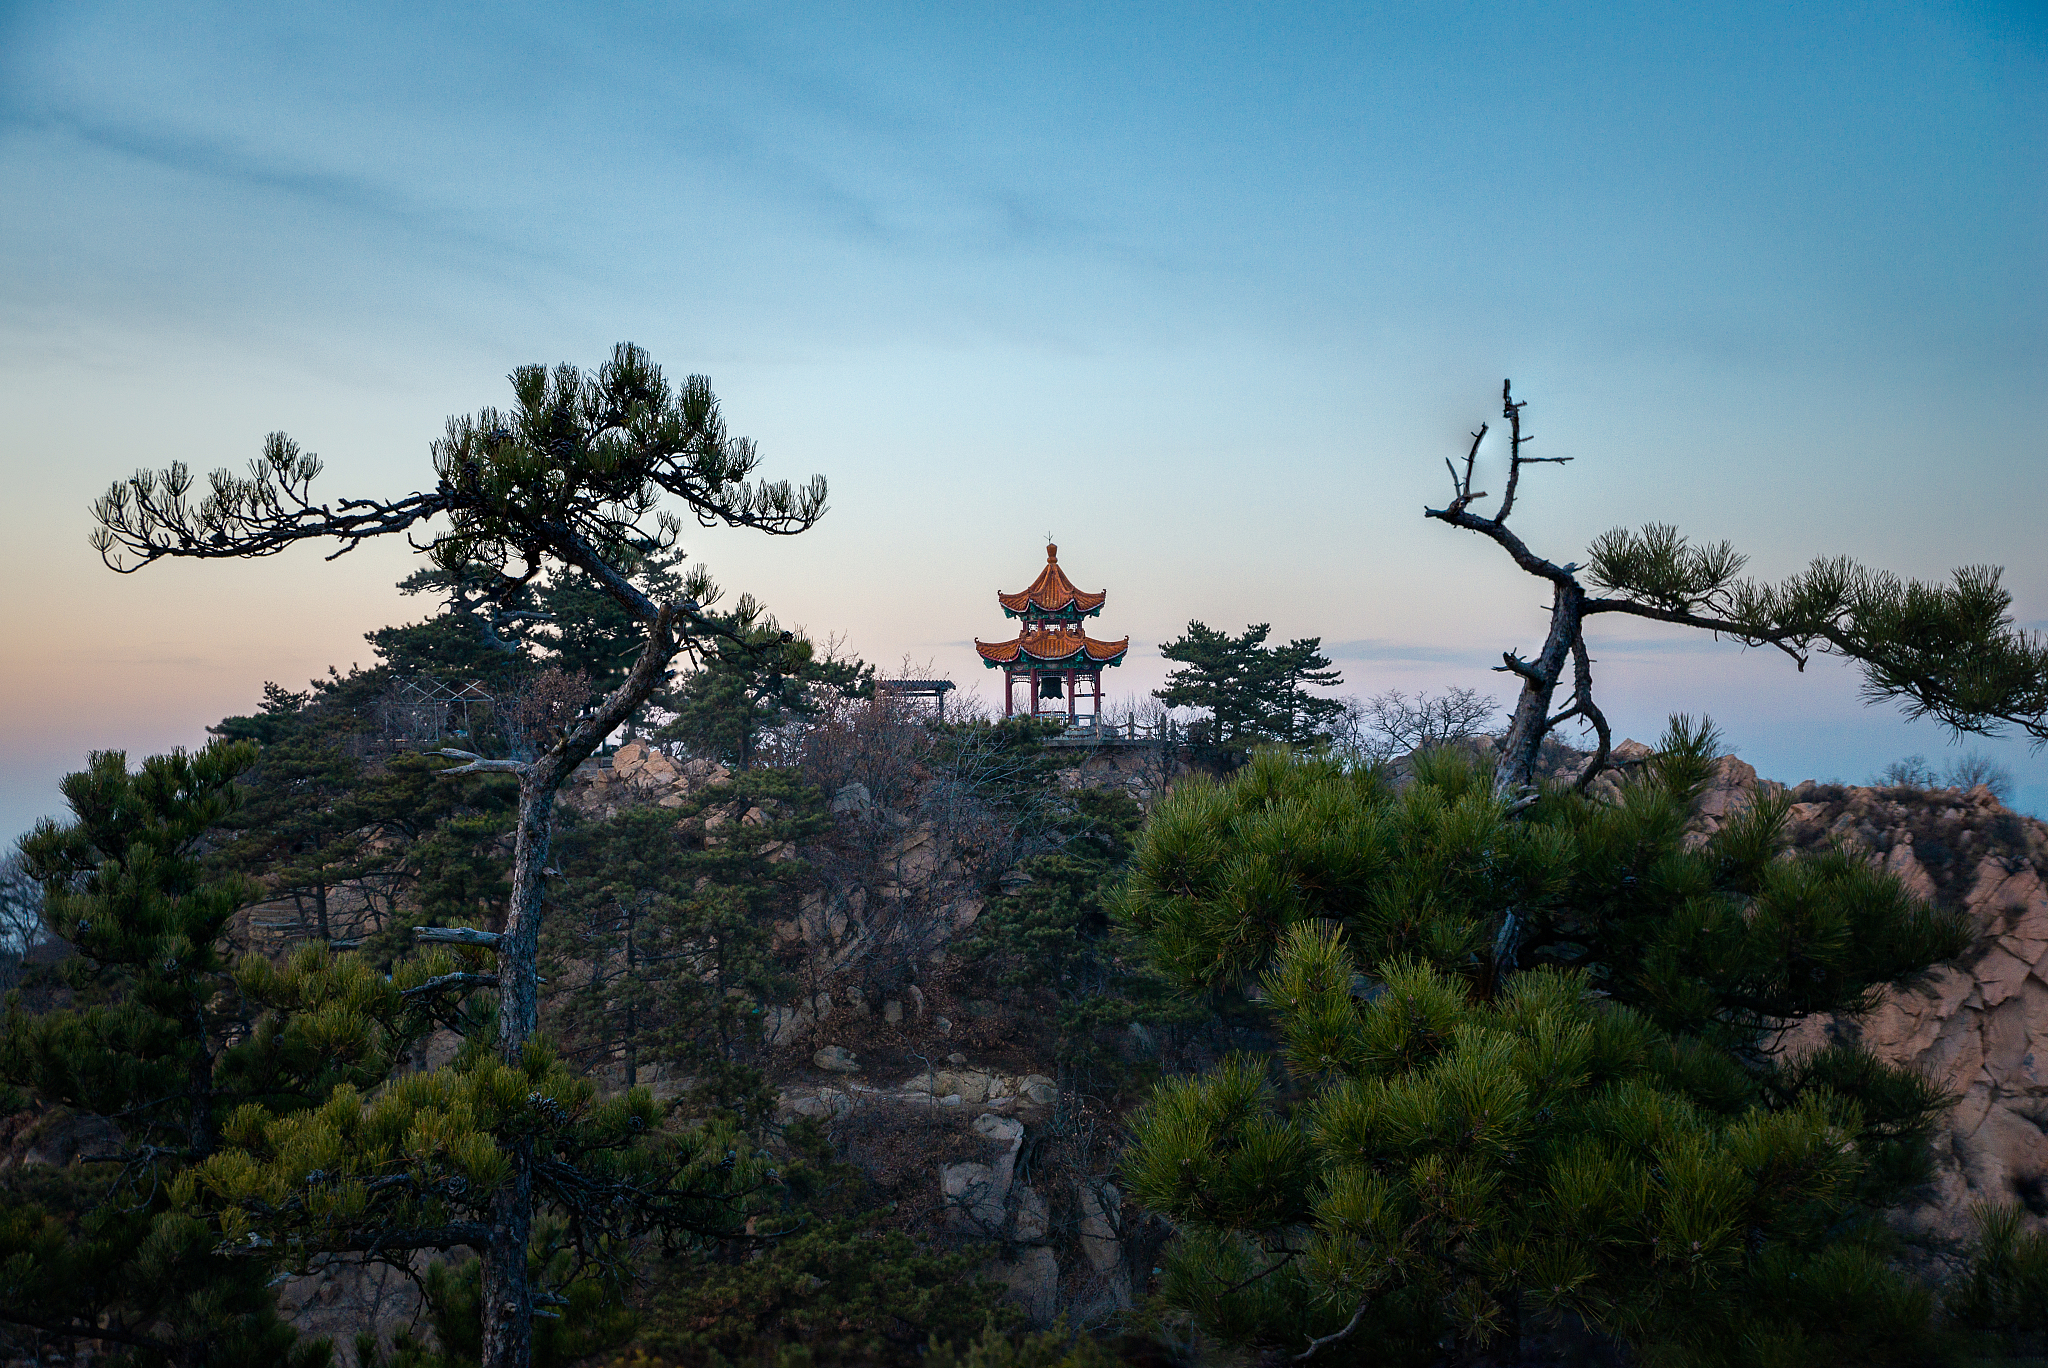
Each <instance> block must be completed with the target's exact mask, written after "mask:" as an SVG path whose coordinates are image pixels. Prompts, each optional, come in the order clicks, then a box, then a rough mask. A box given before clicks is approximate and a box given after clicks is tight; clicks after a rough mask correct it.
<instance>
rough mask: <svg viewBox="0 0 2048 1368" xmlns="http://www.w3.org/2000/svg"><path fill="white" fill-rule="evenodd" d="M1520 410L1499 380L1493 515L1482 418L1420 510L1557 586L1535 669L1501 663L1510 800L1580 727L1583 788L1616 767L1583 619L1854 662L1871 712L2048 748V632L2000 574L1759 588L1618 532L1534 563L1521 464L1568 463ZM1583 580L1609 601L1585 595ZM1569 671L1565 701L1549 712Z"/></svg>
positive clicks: (1703, 555)
mask: <svg viewBox="0 0 2048 1368" xmlns="http://www.w3.org/2000/svg"><path fill="white" fill-rule="evenodd" d="M1524 406H1525V404H1524V402H1518V401H1517V400H1516V399H1515V397H1514V391H1513V386H1512V384H1511V383H1510V382H1507V381H1503V382H1502V383H1501V416H1502V418H1503V419H1504V420H1505V421H1506V423H1507V424H1508V469H1507V482H1506V485H1505V487H1504V488H1503V490H1502V493H1501V497H1500V502H1499V504H1498V506H1497V507H1496V508H1495V509H1494V512H1493V513H1492V514H1491V516H1488V515H1486V514H1483V513H1481V512H1479V511H1477V509H1476V507H1475V505H1477V504H1478V503H1479V501H1480V500H1483V499H1486V498H1488V497H1490V496H1489V495H1488V493H1487V492H1486V491H1485V490H1482V489H1475V488H1474V487H1473V472H1474V469H1475V467H1476V465H1477V462H1478V458H1479V447H1480V443H1481V442H1483V441H1484V440H1485V438H1486V434H1487V432H1488V426H1487V425H1486V424H1483V423H1482V424H1481V425H1480V427H1479V430H1478V431H1477V432H1475V433H1473V434H1472V445H1471V447H1470V448H1469V449H1468V450H1467V451H1466V453H1465V460H1464V465H1463V468H1462V469H1461V468H1460V467H1459V466H1458V465H1457V464H1456V463H1454V462H1451V461H1448V460H1447V461H1446V462H1445V465H1446V466H1448V467H1449V468H1450V473H1451V492H1452V498H1451V501H1450V502H1449V503H1447V504H1445V505H1444V506H1443V507H1442V508H1425V509H1424V510H1423V513H1424V516H1426V517H1430V518H1435V519H1437V520H1438V521H1440V522H1446V523H1449V524H1450V525H1451V526H1453V527H1462V528H1464V529H1465V530H1467V531H1469V532H1476V533H1478V534H1479V535H1480V536H1483V537H1486V538H1488V539H1489V540H1491V541H1493V542H1494V543H1495V544H1497V545H1498V546H1500V547H1501V548H1502V549H1503V550H1505V551H1506V552H1507V553H1508V554H1509V556H1511V557H1512V558H1513V559H1514V562H1515V564H1516V565H1518V566H1520V567H1521V568H1522V569H1523V570H1524V571H1526V572H1527V573H1529V574H1531V575H1534V576H1536V577H1537V578H1539V579H1543V580H1547V581H1549V583H1550V585H1551V607H1550V630H1549V632H1548V634H1547V635H1546V636H1545V637H1544V641H1543V648H1542V650H1540V651H1539V652H1537V654H1536V656H1535V657H1534V658H1533V659H1524V658H1523V657H1522V656H1520V655H1518V654H1517V653H1515V652H1513V651H1506V652H1503V653H1502V655H1501V661H1502V663H1501V664H1499V665H1497V666H1495V667H1494V668H1495V669H1496V670H1499V671H1502V672H1504V673H1509V674H1513V675H1515V676H1516V677H1517V678H1519V679H1520V680H1521V681H1522V688H1521V692H1520V694H1519V696H1518V697H1517V699H1516V701H1515V707H1514V714H1513V720H1512V721H1511V722H1510V724H1509V727H1508V735H1507V740H1506V741H1505V743H1504V744H1503V746H1502V753H1501V758H1500V762H1499V767H1498V768H1497V769H1496V771H1495V775H1494V785H1495V790H1496V792H1498V793H1499V794H1501V795H1502V796H1504V797H1512V798H1513V800H1514V801H1516V802H1519V803H1527V802H1532V801H1534V793H1535V776H1536V773H1537V758H1538V755H1539V753H1540V751H1541V749H1542V745H1543V738H1544V737H1545V736H1547V735H1548V734H1549V733H1550V732H1552V731H1553V730H1555V729H1556V728H1557V727H1559V726H1561V725H1563V724H1564V723H1566V722H1569V721H1572V720H1574V719H1579V720H1582V721H1583V722H1585V723H1586V724H1587V725H1590V726H1591V727H1592V728H1593V731H1594V733H1595V735H1596V736H1597V737H1598V738H1599V742H1598V746H1597V748H1596V749H1595V750H1594V753H1593V760H1592V762H1591V763H1590V764H1588V765H1587V766H1586V768H1585V771H1584V773H1583V774H1582V775H1581V776H1580V778H1579V784H1580V786H1581V787H1583V786H1584V785H1586V784H1589V783H1591V782H1592V780H1593V779H1594V777H1595V776H1597V775H1598V774H1599V773H1600V772H1601V770H1602V769H1603V768H1605V767H1606V765H1607V757H1608V753H1609V748H1610V742H1611V736H1610V733H1609V730H1608V726H1607V718H1606V716H1605V714H1603V713H1602V712H1601V711H1600V708H1599V706H1598V704H1596V703H1595V702H1594V699H1593V668H1592V657H1591V655H1590V654H1589V653H1588V652H1587V649H1586V640H1585V622H1586V619H1587V618H1589V617H1592V616H1595V615H1597V614H1601V613H1624V614H1627V615H1629V616H1631V617H1639V618H1648V619H1650V620H1652V621H1655V622H1669V623H1675V624H1677V625H1679V626H1682V627H1694V628H1698V629H1700V630H1703V631H1708V632H1712V633H1714V634H1715V635H1716V636H1726V637H1729V638H1732V639H1733V640H1735V641H1737V642H1740V643H1741V644H1742V645H1744V646H1745V647H1748V646H1770V647H1773V648H1775V649H1777V650H1779V651H1782V652H1783V653H1784V654H1785V655H1786V656H1787V657H1789V658H1790V659H1791V660H1792V661H1793V663H1794V664H1795V665H1797V666H1798V667H1799V668H1800V669H1801V670H1804V669H1805V668H1806V662H1807V661H1808V660H1809V659H1810V658H1811V657H1812V656H1814V655H1816V654H1819V655H1839V656H1844V657H1847V658H1849V659H1851V660H1854V661H1855V662H1857V664H1858V665H1859V666H1860V667H1861V669H1862V671H1863V690H1864V696H1865V698H1866V700H1867V701H1871V702H1877V701H1880V700H1890V699H1898V700H1901V701H1902V702H1903V705H1904V706H1905V708H1906V711H1907V714H1908V715H1909V716H1912V717H1933V718H1935V719H1937V720H1938V721H1940V722H1941V723H1942V724H1943V725H1945V726H1947V727H1949V728H1950V729H1951V730H1953V731H1954V732H1956V733H1958V734H1960V733H1964V732H1973V733H1977V734H1980V735H1997V734H1999V733H2000V732H2002V731H2003V730H2004V728H2006V727H2008V726H2011V727H2017V728H2018V729H2020V730H2021V731H2022V732H2023V733H2025V734H2026V735H2027V736H2029V737H2031V738H2032V739H2033V741H2034V743H2035V744H2036V745H2037V746H2038V745H2041V744H2043V743H2048V637H2043V636H2042V635H2041V634H2039V633H2030V632H2026V631H2023V630H2021V629H2018V628H2016V627H2014V626H2013V623H2012V617H2011V611H2010V610H2011V606H2012V595H2011V593H2010V592H2008V591H2007V590H2006V589H2004V588H2003V587H2001V586H2000V584H1999V579H2000V575H2001V572H2000V571H1999V570H1998V569H1997V568H1995V567H1991V566H1965V567H1964V568H1962V569H1960V570H1957V571H1956V572H1955V573H1954V574H1953V576H1952V577H1951V581H1952V582H1951V583H1949V584H1946V585H1943V584H1924V583H1921V582H1919V581H1917V580H1915V581H1907V580H1901V579H1900V578H1898V577H1897V576H1896V575H1892V574H1889V573H1887V572H1884V571H1877V570H1869V569H1866V568H1864V567H1862V566H1860V565H1857V564H1856V563H1855V562H1853V561H1851V560H1849V559H1847V558H1846V557H1835V558H1825V559H1818V560H1815V561H1814V562H1813V563H1812V564H1811V565H1810V566H1808V567H1807V569H1806V570H1804V571H1802V572H1801V573H1799V574H1796V575H1793V576H1792V577H1791V578H1790V579H1787V580H1786V581H1785V582H1784V583H1782V584H1777V585H1772V584H1764V583H1759V582H1757V581H1755V580H1750V579H1743V578H1740V576H1741V572H1742V570H1743V567H1744V566H1745V565H1746V564H1747V563H1748V558H1747V557H1745V556H1743V555H1741V554H1740V553H1739V552H1737V551H1736V550H1735V548H1734V547H1733V546H1731V545H1730V544H1729V543H1727V542H1725V541H1724V542H1718V543H1714V544H1712V545H1706V544H1702V545H1697V546H1695V545H1693V544H1692V543H1691V542H1689V541H1688V540H1687V539H1686V538H1685V536H1683V535H1682V534H1681V533H1680V532H1679V531H1678V529H1677V528H1675V527H1672V526H1670V525H1668V524H1663V523H1649V524H1646V525H1645V526H1644V527H1643V528H1642V529H1641V530H1640V531H1631V530H1629V529H1627V528H1615V529H1614V530H1612V531H1609V532H1607V533H1604V534H1603V535H1602V536H1600V537H1599V538H1598V539H1597V540H1596V541H1595V542H1594V543H1593V545H1592V547H1591V549H1590V551H1589V552H1588V563H1587V564H1586V565H1584V566H1581V565H1580V564H1578V563H1577V562H1575V561H1574V562H1567V563H1566V564H1563V565H1560V564H1558V563H1556V562H1555V561H1551V560H1548V559H1545V558H1544V557H1543V556H1540V555H1538V554H1537V553H1536V552H1535V551H1533V550H1532V549H1530V547H1529V545H1528V544H1527V543H1526V542H1524V541H1523V540H1522V538H1521V537H1520V536H1519V535H1517V534H1516V533H1515V532H1514V531H1512V530H1511V529H1510V528H1509V526H1508V519H1509V518H1510V517H1511V516H1512V515H1513V513H1514V510H1515V498H1516V496H1517V494H1518V493H1519V491H1520V488H1521V479H1522V472H1523V468H1524V467H1526V466H1531V465H1555V464H1562V463H1563V462H1566V461H1569V460H1571V459H1572V458H1571V457H1569V456H1531V455H1528V454H1527V453H1526V452H1525V451H1524V450H1523V448H1524V447H1526V446H1527V445H1528V444H1529V443H1530V442H1531V441H1533V440H1535V439H1534V437H1533V435H1532V434H1529V433H1526V432H1524V431H1523V430H1522V409H1523V407H1524ZM1581 573H1583V574H1584V575H1585V583H1581V581H1580V578H1579V577H1580V575H1581ZM1588 584H1590V585H1591V586H1592V587H1593V588H1594V589H1596V590H1602V591H1605V593H1604V595H1603V596H1600V597H1595V596H1592V595H1589V594H1588V593H1587V590H1586V586H1587V585H1588ZM1567 663H1569V665H1570V667H1571V670H1572V682H1571V691H1570V693H1569V695H1568V698H1567V701H1566V703H1565V704H1564V706H1563V707H1561V708H1559V709H1558V710H1557V711H1555V712H1553V711H1552V710H1551V709H1552V706H1553V701H1554V699H1555V696H1556V693H1557V691H1558V689H1559V688H1560V687H1561V686H1562V684H1563V681H1564V673H1565V668H1566V665H1567Z"/></svg>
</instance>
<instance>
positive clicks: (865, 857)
mask: <svg viewBox="0 0 2048 1368" xmlns="http://www.w3.org/2000/svg"><path fill="white" fill-rule="evenodd" d="M1013 725H1027V724H1013ZM1043 764H1044V760H1043V758H1042V757H1040V756H1039V755H1037V754H1036V752H1035V750H1034V749H1033V748H1031V747H1027V746H1020V745H1017V744H1014V743H1013V738H1009V737H1006V736H1005V735H1004V734H1003V733H1002V732H1001V731H1000V730H999V729H998V728H996V727H995V726H994V725H993V719H991V718H988V717H986V716H985V715H982V714H981V713H980V712H979V711H978V709H976V708H975V706H974V705H973V703H972V702H968V703H964V704H961V705H959V706H957V707H956V708H955V709H954V710H953V713H952V716H951V717H950V719H949V720H948V721H947V722H945V723H940V722H937V721H936V719H935V718H933V717H932V715H931V713H930V710H929V709H928V708H926V707H924V706H922V705H921V704H920V703H918V702H917V701H915V700H912V699H908V698H904V697H902V696H900V695H894V694H890V693H888V692H886V691H884V692H878V693H877V695H876V696H875V697H874V698H872V699H857V700H843V701H841V702H840V703H839V704H838V706H836V707H835V708H834V709H833V710H832V711H831V712H830V713H829V714H827V715H826V716H825V717H824V718H823V719H821V720H820V721H819V723H818V724H817V725H816V726H814V727H812V728H811V730H810V732H809V733H808V734H807V736H806V737H805V743H804V752H803V760H802V766H803V771H804V773H805V775H806V776H807V777H808V778H810V780H811V781H812V782H813V783H815V784H817V785H818V786H819V787H820V788H821V789H823V790H824V792H825V793H827V794H828V795H830V796H831V801H832V807H833V812H834V822H833V826H832V829H831V831H830V832H829V833H828V835H827V836H826V838H825V839H824V840H823V841H821V842H820V844H819V846H818V848H817V849H816V850H815V851H813V852H811V861H812V864H813V866H814V867H815V868H816V869H817V871H818V874H819V880H820V886H819V888H818V890H817V892H816V893H815V895H814V902H813V904H812V910H811V912H810V913H809V915H810V916H811V917H812V919H813V921H814V923H816V924H814V925H813V927H812V928H811V934H812V935H813V936H814V937H818V938H819V939H822V940H823V941H824V942H825V946H824V950H823V953H821V954H819V955H816V956H814V957H813V958H812V960H811V961H810V963H809V966H808V968H809V972H810V974H811V975H812V977H813V979H814V982H813V984H812V991H813V992H814V993H815V992H817V991H820V990H822V989H824V988H825V987H826V986H827V985H828V982H848V981H851V982H854V983H857V984H859V985H860V986H861V987H862V988H863V989H864V991H874V990H881V991H887V990H889V989H892V988H894V987H896V986H897V985H898V984H899V983H900V982H904V981H908V980H910V979H911V978H913V977H914V976H915V975H916V973H917V972H918V970H917V966H918V965H919V964H921V963H922V962H923V961H924V960H925V959H927V958H928V957H929V956H930V954H931V952H932V951H934V950H936V949H937V948H938V947H939V946H940V945H942V944H943V943H944V942H945V941H946V940H947V939H949V938H950V937H951V936H952V934H953V932H954V930H955V925H954V920H955V918H956V916H957V915H958V914H959V912H960V910H961V908H962V907H963V906H964V905H965V904H966V903H967V902H968V901H969V900H971V899H974V898H977V897H980V896H984V895H985V894H987V893H988V892H989V891H991V890H992V889H993V888H994V886H995V885H996V884H997V883H998V881H999V880H1000V879H1001V877H1002V875H1003V874H1004V873H1005V872H1007V871H1008V870H1010V869H1013V868H1014V867H1015V866H1016V865H1017V864H1018V862H1019V861H1021V860H1023V859H1024V858H1026V857H1027V856H1029V855H1031V854H1034V853H1036V852H1037V850H1038V849H1039V848H1040V843H1042V841H1043V833H1044V829H1045V826H1046V822H1045V820H1044V817H1045V814H1043V813H1041V812H1039V811H1038V810H1037V808H1036V807H1035V806H1033V805H1032V802H1031V801H1030V800H1029V799H1024V800H1023V801H1021V802H1020V797H1021V796H1022V795H1026V794H1029V793H1031V792H1033V791H1034V790H1035V786H1034V785H1032V784H1030V783H1029V782H1028V780H1029V778H1030V775H1029V774H1028V771H1029V770H1031V769H1032V768H1033V767H1035V766H1040V765H1043ZM820 932H822V933H823V934H822V935H820Z"/></svg>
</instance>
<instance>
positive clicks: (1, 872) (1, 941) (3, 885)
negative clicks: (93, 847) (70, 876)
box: [0, 851, 50, 984]
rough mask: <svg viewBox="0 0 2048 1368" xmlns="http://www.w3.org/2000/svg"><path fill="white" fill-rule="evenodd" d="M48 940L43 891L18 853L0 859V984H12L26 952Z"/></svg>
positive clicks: (26, 957) (48, 933)
mask: <svg viewBox="0 0 2048 1368" xmlns="http://www.w3.org/2000/svg"><path fill="white" fill-rule="evenodd" d="M49 938H50V931H49V928H48V927H46V926H45V925H43V890H42V886H41V885H40V884H38V883H37V882H36V881H35V880H34V879H33V878H31V877H30V876H29V872H28V870H27V869H26V868H25V867H24V866H23V864H22V860H21V853H20V852H19V851H10V852H9V853H8V855H7V857H6V858H5V859H0V984H4V983H10V982H13V981H14V980H15V978H16V977H17V976H18V975H19V973H20V971H21V966H22V965H24V964H26V963H27V962H28V954H29V951H31V950H33V949H35V948H36V947H37V946H38V945H41V944H42V943H43V942H44V941H47V940H48V939H49Z"/></svg>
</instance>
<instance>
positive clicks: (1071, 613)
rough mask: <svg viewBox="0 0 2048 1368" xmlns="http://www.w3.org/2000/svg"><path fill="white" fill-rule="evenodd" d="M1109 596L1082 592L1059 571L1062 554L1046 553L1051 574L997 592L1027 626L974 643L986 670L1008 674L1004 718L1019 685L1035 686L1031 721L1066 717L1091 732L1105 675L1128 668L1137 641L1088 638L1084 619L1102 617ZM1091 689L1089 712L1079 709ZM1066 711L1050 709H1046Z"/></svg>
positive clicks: (1013, 709) (1008, 611)
mask: <svg viewBox="0 0 2048 1368" xmlns="http://www.w3.org/2000/svg"><path fill="white" fill-rule="evenodd" d="M1108 598H1109V595H1108V593H1107V592H1104V593H1100V594H1084V593H1082V592H1081V591H1080V590H1079V589H1076V588H1075V587H1074V583H1073V581H1072V580H1070V579H1068V578H1067V575H1066V572H1065V571H1064V570H1061V569H1060V549H1059V547H1057V546H1048V547H1046V548H1045V569H1043V570H1041V571H1039V573H1038V578H1037V579H1035V580H1033V581H1032V582H1031V587H1030V588H1029V589H1026V590H1024V591H1023V592H1022V593H1017V594H1004V593H998V594H997V595H996V602H998V603H1000V604H1002V605H1003V613H1004V615H1005V616H1007V617H1013V618H1021V619H1023V626H1022V627H1021V628H1019V629H1018V632H1017V635H1016V637H1015V638H1014V639H1013V640H1010V641H980V640H977V641H976V642H975V643H974V649H975V652H976V654H978V655H979V656H980V657H981V662H982V664H983V665H985V666H987V667H988V668H989V669H991V670H996V669H1000V670H1001V671H1002V672H1003V716H1005V717H1014V716H1016V713H1017V684H1018V682H1019V681H1020V680H1021V681H1023V682H1024V683H1025V684H1027V685H1028V686H1029V695H1028V697H1029V702H1028V703H1027V704H1026V711H1025V715H1026V716H1027V717H1056V716H1060V715H1062V714H1064V715H1065V717H1066V719H1067V722H1068V724H1069V725H1072V724H1074V723H1077V722H1085V723H1086V725H1089V726H1093V725H1094V724H1095V722H1096V720H1097V719H1098V718H1099V717H1100V716H1101V715H1102V672H1103V670H1104V669H1105V668H1107V667H1108V666H1111V665H1120V664H1122V663H1123V658H1124V653H1125V652H1126V651H1128V650H1129V649H1130V645H1131V639H1130V638H1129V637H1125V638H1124V639H1123V640H1121V641H1098V640H1096V639H1095V638H1094V637H1091V636H1089V635H1088V633H1087V631H1086V629H1084V628H1083V627H1082V625H1081V624H1082V621H1083V620H1084V619H1086V618H1091V617H1094V616H1095V615H1096V614H1097V613H1100V612H1101V611H1102V605H1103V604H1104V603H1105V602H1106V601H1107V600H1108ZM1084 688H1085V689H1086V691H1087V692H1086V697H1087V699H1088V703H1089V707H1088V709H1087V711H1086V712H1083V711H1082V710H1081V707H1080V699H1081V697H1082V690H1083V689H1084ZM1053 702H1063V703H1064V704H1065V706H1064V707H1052V708H1048V707H1046V706H1045V705H1046V704H1047V703H1053Z"/></svg>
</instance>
